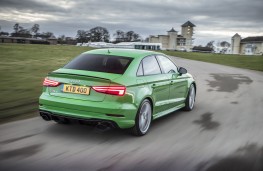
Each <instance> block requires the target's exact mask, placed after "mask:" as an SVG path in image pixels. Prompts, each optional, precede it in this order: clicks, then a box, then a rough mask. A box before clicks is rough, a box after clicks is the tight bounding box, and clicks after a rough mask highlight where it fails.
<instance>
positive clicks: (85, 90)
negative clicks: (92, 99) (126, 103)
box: [63, 84, 90, 95]
mask: <svg viewBox="0 0 263 171" xmlns="http://www.w3.org/2000/svg"><path fill="white" fill-rule="evenodd" d="M63 92H65V93H75V94H85V95H89V92H90V87H85V86H75V85H68V84H64V87H63Z"/></svg>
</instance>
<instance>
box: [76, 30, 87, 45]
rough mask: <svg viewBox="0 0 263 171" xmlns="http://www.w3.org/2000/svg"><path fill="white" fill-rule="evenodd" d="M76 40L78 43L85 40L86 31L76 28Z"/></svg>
mask: <svg viewBox="0 0 263 171" xmlns="http://www.w3.org/2000/svg"><path fill="white" fill-rule="evenodd" d="M77 41H78V42H79V43H83V42H87V41H89V40H88V37H87V32H86V31H85V30H78V31H77Z"/></svg>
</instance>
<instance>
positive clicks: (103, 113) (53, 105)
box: [39, 93, 137, 128]
mask: <svg viewBox="0 0 263 171" xmlns="http://www.w3.org/2000/svg"><path fill="white" fill-rule="evenodd" d="M39 110H40V111H46V112H50V113H51V114H52V115H57V116H60V117H65V118H74V119H76V120H102V121H110V122H113V123H116V125H117V127H119V128H130V127H132V126H134V124H135V116H136V113H137V107H136V106H134V105H133V104H122V103H118V102H88V101H83V100H76V99H68V98H63V97H56V96H50V95H49V94H47V93H42V95H41V96H40V98H39Z"/></svg>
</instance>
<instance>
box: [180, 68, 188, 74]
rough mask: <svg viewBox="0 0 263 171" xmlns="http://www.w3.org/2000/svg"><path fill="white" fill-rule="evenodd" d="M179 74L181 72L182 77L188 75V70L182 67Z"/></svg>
mask: <svg viewBox="0 0 263 171" xmlns="http://www.w3.org/2000/svg"><path fill="white" fill-rule="evenodd" d="M178 72H179V74H180V75H182V74H186V73H187V70H186V69H185V68H183V67H180V68H179V70H178Z"/></svg>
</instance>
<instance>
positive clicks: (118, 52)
mask: <svg viewBox="0 0 263 171" xmlns="http://www.w3.org/2000/svg"><path fill="white" fill-rule="evenodd" d="M84 53H88V54H102V55H112V56H122V57H130V58H140V57H145V56H148V55H153V54H162V53H159V52H154V51H148V50H138V49H120V48H105V49H94V50H90V51H87V52H84Z"/></svg>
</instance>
